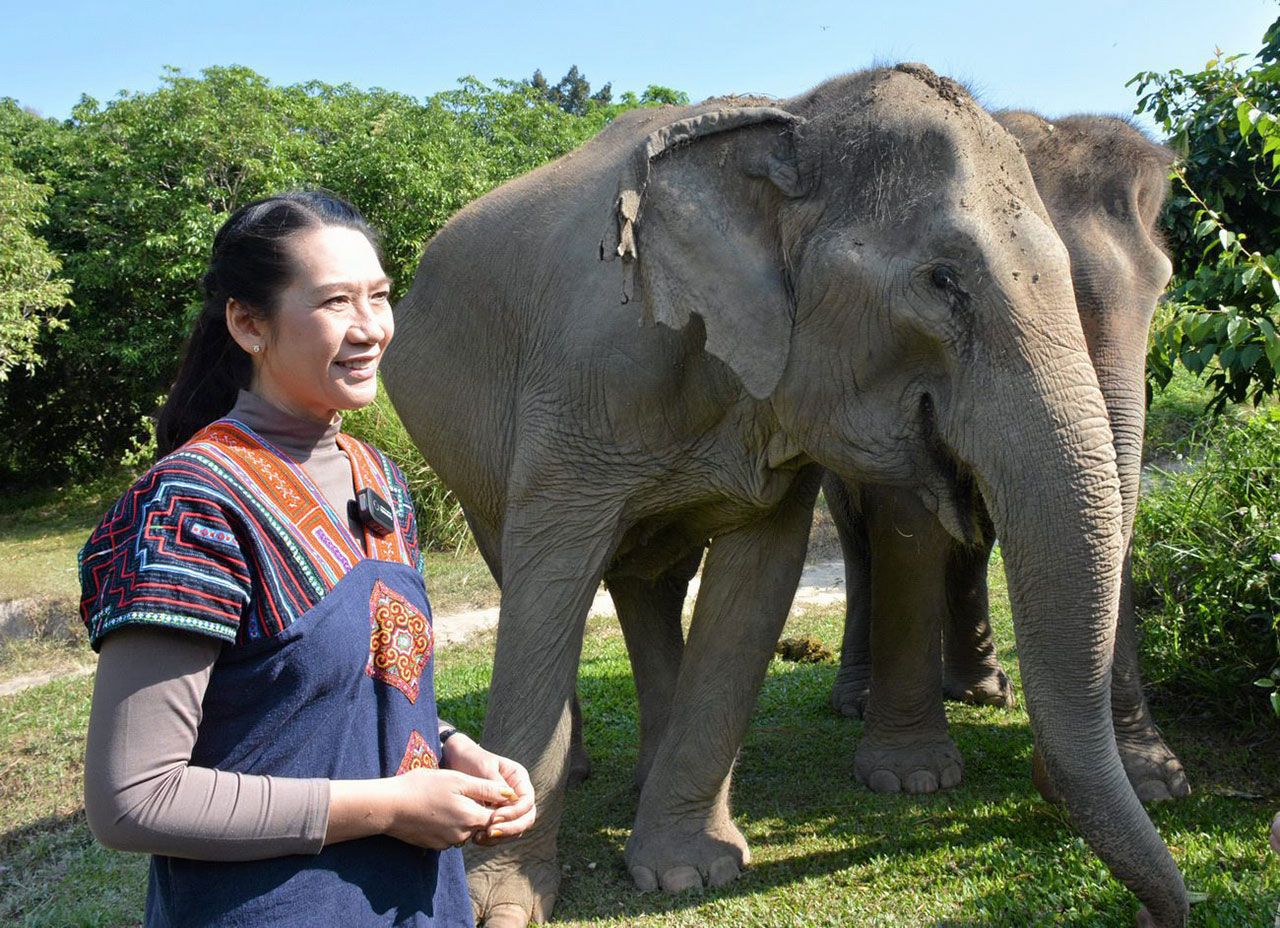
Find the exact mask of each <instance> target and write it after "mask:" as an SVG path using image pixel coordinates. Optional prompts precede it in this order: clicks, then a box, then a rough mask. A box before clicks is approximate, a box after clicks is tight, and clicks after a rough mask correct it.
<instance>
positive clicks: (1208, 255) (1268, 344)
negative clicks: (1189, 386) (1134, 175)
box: [1131, 20, 1280, 410]
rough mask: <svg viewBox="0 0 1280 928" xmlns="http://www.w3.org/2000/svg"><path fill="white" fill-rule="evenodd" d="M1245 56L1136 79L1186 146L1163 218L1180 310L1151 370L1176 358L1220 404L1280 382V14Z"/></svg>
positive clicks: (1157, 346)
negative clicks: (1201, 378)
mask: <svg viewBox="0 0 1280 928" xmlns="http://www.w3.org/2000/svg"><path fill="white" fill-rule="evenodd" d="M1244 58H1245V56H1243V55H1234V56H1229V57H1225V56H1223V55H1221V54H1219V55H1218V56H1217V57H1215V58H1213V59H1212V60H1210V61H1209V62H1208V63H1207V64H1206V65H1205V69H1204V70H1203V71H1198V72H1194V73H1185V72H1183V71H1179V70H1174V71H1170V72H1168V73H1167V74H1160V73H1156V72H1144V73H1142V74H1139V75H1137V76H1136V77H1134V79H1133V81H1131V83H1136V84H1137V85H1138V94H1139V100H1138V107H1137V111H1138V112H1140V113H1141V112H1147V113H1151V114H1152V115H1154V117H1155V118H1156V120H1157V121H1158V122H1159V123H1160V124H1161V126H1162V127H1163V128H1164V130H1165V131H1166V132H1167V133H1168V134H1169V135H1170V136H1171V139H1172V143H1173V145H1174V147H1175V148H1177V149H1178V150H1179V151H1181V152H1182V153H1183V154H1182V157H1181V159H1180V163H1179V164H1178V165H1176V166H1175V168H1174V176H1175V178H1176V179H1177V185H1176V187H1175V190H1174V193H1173V196H1172V197H1171V198H1170V202H1169V205H1168V207H1167V209H1166V213H1165V217H1164V224H1165V226H1166V229H1167V235H1168V241H1169V245H1170V251H1171V253H1172V255H1173V259H1174V267H1175V279H1174V284H1175V286H1174V288H1173V290H1172V291H1171V293H1170V296H1169V303H1170V305H1171V306H1172V307H1173V308H1174V309H1175V312H1174V313H1173V314H1172V315H1171V317H1170V318H1169V319H1168V321H1167V322H1166V324H1165V325H1163V326H1161V327H1158V328H1157V329H1156V331H1155V333H1154V337H1153V340H1152V347H1151V352H1150V354H1149V356H1148V368H1147V369H1148V375H1149V377H1150V379H1151V380H1152V382H1153V383H1154V384H1156V385H1158V386H1163V385H1164V384H1166V383H1168V381H1169V378H1170V377H1171V376H1172V373H1173V367H1174V365H1176V364H1182V365H1183V366H1184V367H1186V368H1187V369H1188V370H1189V371H1191V372H1192V373H1195V374H1202V373H1203V374H1206V375H1207V380H1208V382H1209V384H1210V385H1211V386H1212V387H1213V388H1214V391H1215V395H1214V400H1213V404H1214V406H1215V408H1216V409H1218V410H1221V408H1222V407H1223V406H1224V405H1225V404H1226V403H1227V402H1242V401H1244V400H1245V399H1251V400H1252V401H1254V402H1255V403H1256V402H1259V401H1260V400H1261V399H1262V398H1263V397H1265V396H1269V395H1273V394H1275V393H1276V392H1277V389H1280V373H1278V372H1280V335H1278V334H1277V328H1278V327H1280V199H1277V198H1276V197H1274V196H1273V195H1272V194H1273V192H1274V187H1275V185H1276V184H1277V183H1278V182H1280V118H1278V117H1277V115H1276V114H1277V113H1280V20H1277V21H1276V22H1275V23H1273V24H1272V25H1271V27H1270V28H1269V29H1268V30H1267V34H1266V36H1265V37H1264V38H1263V44H1262V49H1261V50H1260V51H1259V52H1258V54H1257V55H1256V56H1255V57H1254V62H1253V63H1252V64H1250V65H1247V66H1246V65H1245V63H1244Z"/></svg>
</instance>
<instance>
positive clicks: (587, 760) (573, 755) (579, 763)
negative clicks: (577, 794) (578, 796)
mask: <svg viewBox="0 0 1280 928" xmlns="http://www.w3.org/2000/svg"><path fill="white" fill-rule="evenodd" d="M589 776H591V757H590V756H589V755H588V754H587V749H586V748H584V747H583V746H582V744H581V743H580V742H579V743H576V744H571V745H570V748H569V773H568V780H567V781H566V782H565V785H566V786H567V787H568V788H569V789H573V788H574V787H575V786H578V785H580V784H581V783H582V781H583V780H585V779H587V777H589Z"/></svg>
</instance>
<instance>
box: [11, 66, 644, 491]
mask: <svg viewBox="0 0 1280 928" xmlns="http://www.w3.org/2000/svg"><path fill="white" fill-rule="evenodd" d="M638 102H639V101H636V100H635V99H634V98H632V100H631V102H629V103H626V104H618V105H610V106H605V105H602V104H599V103H594V102H593V103H590V105H589V106H585V107H584V112H583V114H582V115H572V114H570V113H566V112H565V111H564V110H562V109H560V108H559V107H557V106H555V105H554V104H552V103H550V102H548V101H547V100H546V99H545V98H543V97H542V96H541V95H539V94H538V93H536V92H535V91H534V90H533V89H531V88H530V87H529V86H528V85H526V84H523V83H518V82H511V81H499V82H497V86H496V87H490V86H488V85H486V84H484V83H481V82H480V81H477V80H475V79H473V78H466V79H464V80H462V81H461V82H460V83H459V86H458V88H456V89H454V90H449V91H444V92H441V93H437V94H434V95H432V96H431V97H428V98H426V99H425V100H417V99H414V98H412V97H408V96H405V95H403V94H397V93H391V92H389V91H385V90H378V89H373V90H368V91H365V90H360V89H358V88H355V87H352V86H350V85H340V86H332V85H328V84H323V83H320V82H317V81H312V82H308V83H305V84H297V85H291V86H283V87H282V86H276V85H273V84H271V83H270V82H269V81H268V80H267V79H266V78H264V77H262V76H261V75H258V74H255V73H254V72H253V71H251V70H249V69H247V68H241V67H229V68H209V69H208V70H206V71H204V72H203V73H202V75H201V76H200V77H198V78H194V77H186V76H183V75H182V74H181V73H179V72H177V71H170V72H168V73H167V74H166V75H165V78H164V83H163V86H162V87H160V89H158V90H156V91H153V92H150V93H137V94H126V95H122V96H121V97H119V98H117V99H115V100H112V101H110V102H108V103H106V104H105V105H102V104H99V103H98V102H97V101H94V100H91V99H88V98H84V99H83V100H82V101H81V103H80V104H79V105H78V106H77V107H76V108H75V110H74V112H73V114H72V117H71V119H69V120H66V121H64V122H56V121H53V120H43V119H39V118H37V117H34V116H32V115H31V114H29V113H26V112H24V111H23V110H22V109H21V108H20V107H18V106H17V104H16V103H14V102H13V101H11V100H0V149H2V150H3V151H5V152H6V153H7V154H6V157H8V158H11V160H12V162H13V166H14V168H15V169H16V170H18V171H21V172H22V174H23V175H24V176H26V177H30V178H31V179H32V180H33V181H34V182H35V183H36V184H38V185H40V186H38V187H32V188H31V189H32V190H33V191H37V192H38V191H45V190H47V191H48V198H47V202H45V203H44V204H43V205H42V207H41V210H42V216H43V217H44V221H42V222H35V221H34V220H33V221H32V222H29V223H28V225H32V223H33V222H34V223H35V225H36V226H38V228H33V230H32V231H34V232H35V233H37V234H39V235H40V236H42V237H43V239H44V240H45V241H46V242H47V243H48V246H49V248H50V250H51V251H52V252H53V253H54V254H57V255H61V256H62V257H63V270H62V275H61V276H62V277H65V278H66V279H67V280H69V281H70V282H71V284H72V286H73V289H72V291H71V293H70V305H69V307H68V309H67V310H66V311H65V312H64V313H63V314H62V316H61V317H60V320H61V322H64V323H65V324H60V326H59V328H57V330H56V331H55V330H53V329H51V328H49V327H47V326H46V327H45V328H44V329H42V330H40V333H39V337H38V340H37V341H36V343H35V344H34V348H33V350H34V351H35V352H36V353H37V354H38V355H39V357H40V358H41V359H42V364H41V366H39V367H36V368H34V369H27V368H26V367H23V366H22V365H19V367H18V369H16V370H15V371H14V375H13V376H12V377H10V378H9V379H8V381H6V382H5V383H3V385H0V418H3V419H4V421H5V422H6V425H7V428H6V429H5V430H4V431H3V433H0V480H4V481H9V482H36V481H40V480H47V479H56V478H58V477H60V476H62V475H63V474H67V473H70V474H73V475H80V476H84V475H87V474H92V473H95V472H97V471H98V470H99V469H100V468H101V467H102V466H103V465H104V463H114V462H116V461H118V460H119V459H120V456H121V454H122V453H124V452H126V451H127V449H128V448H129V447H130V446H131V444H133V443H134V442H135V441H137V440H139V439H140V438H141V437H142V436H143V434H144V433H145V428H144V423H145V417H146V416H147V415H149V414H150V413H151V412H153V411H154V409H155V399H156V397H157V396H159V395H161V394H163V393H164V392H165V390H167V389H168V387H169V385H170V383H171V382H172V378H173V375H174V370H175V368H176V365H177V360H178V355H179V351H180V348H181V345H182V340H183V338H184V337H185V335H186V333H187V331H188V329H189V327H190V322H191V319H192V315H193V313H194V311H195V310H196V308H197V307H198V304H199V292H198V281H199V278H200V275H201V273H202V272H203V270H204V267H205V264H206V262H207V260H208V252H209V246H210V243H211V242H212V240H213V234H214V231H215V230H216V229H217V228H218V226H219V224H220V223H221V222H222V220H223V219H224V218H225V217H226V214H227V213H228V212H229V211H231V210H234V209H235V208H236V207H238V206H240V205H242V204H243V203H245V202H247V201H248V200H251V199H254V198H256V197H260V196H263V195H265V194H268V193H271V192H274V191H278V190H282V189H287V188H290V187H298V186H324V187H328V188H329V189H331V190H334V191H335V192H337V193H339V194H341V195H343V196H346V197H348V198H349V199H351V200H352V202H354V203H355V204H356V206H358V207H360V209H361V210H363V211H364V213H365V215H366V216H367V217H368V218H369V220H370V221H371V222H372V223H373V224H374V226H375V227H377V228H379V229H380V230H381V231H382V233H383V236H384V239H383V244H384V250H385V253H386V267H387V271H388V273H390V274H391V275H392V277H393V278H394V279H395V280H396V281H397V292H396V295H397V296H398V295H399V294H400V293H402V292H403V290H404V289H405V288H406V287H407V286H408V284H409V283H410V281H411V280H412V277H413V272H414V269H415V268H416V265H417V260H418V255H419V253H420V252H421V249H422V246H423V243H424V242H425V241H426V240H427V238H429V237H430V236H431V235H432V234H433V233H434V232H435V231H436V229H438V228H439V227H440V226H441V225H443V224H444V222H445V221H446V220H447V219H448V218H449V217H450V216H451V215H452V214H453V213H454V212H456V211H457V210H458V209H459V208H461V207H462V206H463V205H465V204H466V203H467V202H469V201H470V200H473V199H475V198H476V197H478V196H479V195H481V194H482V193H484V192H486V191H487V190H489V189H491V188H492V187H495V186H497V185H498V184H500V183H502V182H503V181H505V180H507V179H509V178H511V177H514V176H516V175H517V174H522V173H524V172H526V171H528V170H530V169H531V168H533V167H536V166H537V165H539V164H541V163H543V162H545V161H548V160H550V159H552V158H555V157H557V156H559V155H562V154H564V153H565V152H567V151H569V150H570V149H572V148H574V147H575V146H577V145H578V144H580V143H582V142H583V141H585V140H586V139H588V138H590V137H591V136H592V135H594V134H595V133H596V132H598V131H599V130H600V129H601V128H603V127H604V126H605V124H606V123H607V122H608V121H609V120H610V119H611V118H613V116H615V115H616V114H617V113H619V112H621V111H622V110H623V109H625V108H626V107H627V106H634V105H638ZM0 167H3V166H2V165H0ZM33 215H34V214H33Z"/></svg>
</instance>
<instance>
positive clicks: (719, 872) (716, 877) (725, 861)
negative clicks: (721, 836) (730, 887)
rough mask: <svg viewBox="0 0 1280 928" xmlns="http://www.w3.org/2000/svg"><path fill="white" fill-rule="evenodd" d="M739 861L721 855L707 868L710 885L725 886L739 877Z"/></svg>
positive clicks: (708, 883)
mask: <svg viewBox="0 0 1280 928" xmlns="http://www.w3.org/2000/svg"><path fill="white" fill-rule="evenodd" d="M739 872H740V871H739V870H738V862H737V861H736V860H734V859H733V858H732V857H719V858H717V859H716V860H715V861H713V862H712V864H711V866H710V868H708V870H707V885H708V886H724V885H725V884H726V883H732V882H733V881H734V880H736V879H737V878H738V873H739Z"/></svg>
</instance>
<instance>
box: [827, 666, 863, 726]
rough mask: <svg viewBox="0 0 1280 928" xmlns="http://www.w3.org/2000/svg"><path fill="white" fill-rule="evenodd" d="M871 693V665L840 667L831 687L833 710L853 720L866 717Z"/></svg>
mask: <svg viewBox="0 0 1280 928" xmlns="http://www.w3.org/2000/svg"><path fill="white" fill-rule="evenodd" d="M870 692H871V664H870V663H868V664H866V665H865V666H864V665H861V664H853V665H845V664H841V665H840V670H839V672H838V673H837V674H836V682H835V685H834V686H832V687H831V708H833V709H835V710H836V711H837V712H839V713H840V714H841V715H844V716H848V717H849V718H851V719H860V718H864V717H865V716H866V712H867V695H868V694H869V693H870Z"/></svg>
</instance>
